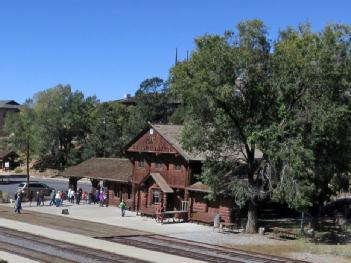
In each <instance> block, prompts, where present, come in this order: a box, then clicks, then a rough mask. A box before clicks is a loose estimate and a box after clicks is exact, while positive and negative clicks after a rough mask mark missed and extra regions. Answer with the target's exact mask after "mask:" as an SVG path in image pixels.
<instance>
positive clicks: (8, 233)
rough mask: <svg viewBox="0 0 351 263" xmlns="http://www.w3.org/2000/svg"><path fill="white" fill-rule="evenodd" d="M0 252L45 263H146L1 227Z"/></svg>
mask: <svg viewBox="0 0 351 263" xmlns="http://www.w3.org/2000/svg"><path fill="white" fill-rule="evenodd" d="M0 250H3V251H6V252H9V253H13V254H16V255H20V256H23V257H25V258H29V259H32V260H36V261H39V262H47V263H71V262H82V263H83V262H84V263H101V262H106V263H146V262H148V261H143V260H138V259H134V258H130V257H126V256H122V255H117V254H114V253H108V252H105V251H101V250H97V249H91V248H87V247H83V246H79V245H73V244H70V243H65V242H61V241H57V240H53V239H48V238H45V237H42V236H37V235H33V234H29V233H24V232H19V231H16V230H12V229H8V228H3V227H0Z"/></svg>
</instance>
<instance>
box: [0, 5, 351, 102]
mask: <svg viewBox="0 0 351 263" xmlns="http://www.w3.org/2000/svg"><path fill="white" fill-rule="evenodd" d="M350 10H351V1H347V0H344V1H342V0H334V1H328V0H319V1H317V0H316V1H314V0H304V1H300V0H294V1H283V0H281V1H279V0H245V1H244V0H242V1H237V0H232V1H230V0H213V1H209V0H188V1H186V0H177V1H176V0H173V1H166V0H154V1H152V0H149V1H146V0H145V1H142V0H138V1H137V0H129V1H127V0H124V1H119V0H100V1H98V0H51V1H48V0H22V1H18V0H0V99H15V100H17V101H18V102H23V101H24V100H25V99H26V98H30V97H32V96H33V94H34V93H36V92H38V91H41V90H45V89H47V88H51V87H53V86H55V85H57V84H59V83H62V84H70V85H71V86H72V88H73V89H74V90H81V91H83V92H84V94H85V95H96V96H97V97H98V99H100V100H101V101H106V100H113V99H118V98H122V97H123V94H125V93H131V94H133V93H134V92H135V91H136V89H137V88H138V87H139V84H140V82H141V81H142V80H144V79H145V78H148V77H153V76H160V77H162V78H167V76H168V72H169V69H170V67H171V66H172V65H173V64H174V58H175V49H176V48H178V56H179V58H185V57H186V51H187V50H189V51H191V50H192V49H193V48H194V41H193V40H194V38H195V37H198V36H201V35H203V34H205V33H210V34H215V33H217V34H221V33H223V32H224V31H225V30H226V29H233V28H234V27H235V25H236V24H237V23H238V22H240V21H243V20H247V19H252V18H259V19H261V20H263V21H264V22H265V23H266V25H267V26H268V28H269V31H270V35H271V38H275V36H276V35H277V32H278V30H279V29H284V28H285V27H286V26H288V25H293V26H296V25H297V24H298V23H300V22H306V21H309V22H310V23H311V24H312V28H313V29H314V30H321V29H322V28H323V27H324V25H325V24H326V23H329V22H335V23H348V24H351V16H350Z"/></svg>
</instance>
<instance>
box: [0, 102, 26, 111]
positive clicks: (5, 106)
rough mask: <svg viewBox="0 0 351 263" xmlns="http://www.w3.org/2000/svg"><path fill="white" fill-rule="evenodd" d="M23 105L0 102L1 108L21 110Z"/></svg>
mask: <svg viewBox="0 0 351 263" xmlns="http://www.w3.org/2000/svg"><path fill="white" fill-rule="evenodd" d="M20 107H21V105H20V104H19V103H17V102H16V101H14V100H0V108H6V109H19V108H20Z"/></svg>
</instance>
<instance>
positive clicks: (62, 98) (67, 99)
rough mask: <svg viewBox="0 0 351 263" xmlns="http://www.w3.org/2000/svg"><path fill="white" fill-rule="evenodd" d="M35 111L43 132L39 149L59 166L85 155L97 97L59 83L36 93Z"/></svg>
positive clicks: (45, 157)
mask: <svg viewBox="0 0 351 263" xmlns="http://www.w3.org/2000/svg"><path fill="white" fill-rule="evenodd" d="M34 102H35V104H34V111H35V112H36V115H37V124H38V127H39V134H40V148H39V151H40V152H39V153H40V156H41V158H42V159H43V160H47V161H48V162H47V163H46V164H45V166H47V165H51V166H53V167H55V168H58V169H64V168H65V167H66V166H67V165H71V164H75V163H77V162H79V161H81V159H82V156H81V155H82V147H81V146H82V145H84V144H85V143H86V139H87V135H88V133H89V131H90V121H91V118H90V116H91V112H92V111H93V110H94V109H95V107H96V103H97V101H96V98H95V97H87V98H85V97H84V95H83V93H82V92H79V91H75V92H72V90H71V87H70V86H69V85H67V86H64V85H58V86H56V87H54V88H51V89H48V90H45V91H42V92H39V93H37V94H36V95H35V96H34Z"/></svg>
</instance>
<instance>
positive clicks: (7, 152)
mask: <svg viewBox="0 0 351 263" xmlns="http://www.w3.org/2000/svg"><path fill="white" fill-rule="evenodd" d="M10 154H14V155H15V156H18V154H17V153H16V152H15V151H12V150H6V149H5V150H0V159H3V158H5V157H6V156H8V155H10Z"/></svg>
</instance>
